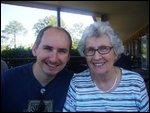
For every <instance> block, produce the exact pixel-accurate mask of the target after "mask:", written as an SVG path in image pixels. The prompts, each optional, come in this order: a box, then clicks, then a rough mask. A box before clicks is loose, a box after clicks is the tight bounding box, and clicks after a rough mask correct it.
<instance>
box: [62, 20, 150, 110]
mask: <svg viewBox="0 0 150 113" xmlns="http://www.w3.org/2000/svg"><path fill="white" fill-rule="evenodd" d="M78 51H79V53H80V55H81V56H85V58H86V61H87V64H88V66H89V69H87V70H85V71H83V72H81V73H78V74H75V75H74V77H73V79H72V80H71V83H70V88H69V91H68V95H67V98H66V103H65V105H64V109H63V111H72V112H79V111H80V112H93V111H95V112H106V111H107V112H108V111H109V112H111V111H113V112H124V111H128V112H144V111H149V97H148V93H147V90H146V87H145V83H144V80H143V78H142V77H141V75H139V74H138V73H135V72H133V71H129V70H126V69H123V68H120V67H116V66H114V63H115V61H116V60H117V59H118V57H119V55H121V53H123V52H124V46H123V43H122V41H121V40H120V38H119V35H118V34H117V33H116V32H115V31H114V30H113V28H112V27H111V25H110V23H109V22H95V23H93V24H91V25H90V26H89V27H87V28H86V29H85V31H84V33H83V35H82V38H81V40H80V42H79V45H78Z"/></svg>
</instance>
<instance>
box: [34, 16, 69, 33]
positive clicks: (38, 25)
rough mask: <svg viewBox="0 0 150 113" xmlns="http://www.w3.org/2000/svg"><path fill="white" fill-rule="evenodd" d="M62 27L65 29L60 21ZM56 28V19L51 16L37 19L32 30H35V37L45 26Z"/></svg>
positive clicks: (63, 23)
mask: <svg viewBox="0 0 150 113" xmlns="http://www.w3.org/2000/svg"><path fill="white" fill-rule="evenodd" d="M61 24H62V26H63V27H64V28H65V27H66V25H65V22H64V21H63V20H61ZM49 25H50V26H57V17H56V16H54V15H51V16H50V17H45V18H44V19H39V20H38V22H37V23H36V24H34V25H33V29H34V30H35V36H37V34H38V33H39V32H40V30H41V29H43V28H44V27H46V26H49Z"/></svg>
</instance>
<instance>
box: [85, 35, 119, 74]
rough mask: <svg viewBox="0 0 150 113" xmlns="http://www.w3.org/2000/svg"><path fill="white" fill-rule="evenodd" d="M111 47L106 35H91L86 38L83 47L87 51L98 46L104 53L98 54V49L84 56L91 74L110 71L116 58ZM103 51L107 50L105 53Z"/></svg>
mask: <svg viewBox="0 0 150 113" xmlns="http://www.w3.org/2000/svg"><path fill="white" fill-rule="evenodd" d="M106 46H108V47H106ZM111 47H112V45H111V43H110V39H109V38H108V36H107V35H102V36H101V37H92V38H89V39H87V40H86V47H85V49H86V50H87V51H92V50H93V49H98V48H99V51H101V53H102V52H103V53H104V54H100V53H99V52H98V51H95V54H94V55H91V56H85V57H86V61H87V64H88V66H89V68H90V71H91V73H92V74H94V75H95V74H96V75H97V74H98V75H101V74H107V73H108V72H111V70H112V67H113V64H114V62H115V60H116V58H117V56H116V54H115V52H114V49H113V48H111ZM109 50H110V51H109ZM105 51H107V52H106V53H105Z"/></svg>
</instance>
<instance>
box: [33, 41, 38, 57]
mask: <svg viewBox="0 0 150 113" xmlns="http://www.w3.org/2000/svg"><path fill="white" fill-rule="evenodd" d="M36 51H37V45H36V44H35V43H34V45H33V46H32V54H33V56H36Z"/></svg>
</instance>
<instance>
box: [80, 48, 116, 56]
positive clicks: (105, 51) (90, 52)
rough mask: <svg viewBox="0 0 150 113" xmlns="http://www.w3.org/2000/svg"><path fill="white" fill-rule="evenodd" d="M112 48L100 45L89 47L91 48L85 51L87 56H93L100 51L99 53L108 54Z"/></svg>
mask: <svg viewBox="0 0 150 113" xmlns="http://www.w3.org/2000/svg"><path fill="white" fill-rule="evenodd" d="M112 48H113V47H111V46H100V47H98V49H95V48H93V47H89V48H86V49H84V51H83V53H84V55H85V56H93V55H94V54H95V52H96V51H98V53H99V54H101V55H105V54H108V53H109V52H110V50H111V49H112Z"/></svg>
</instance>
